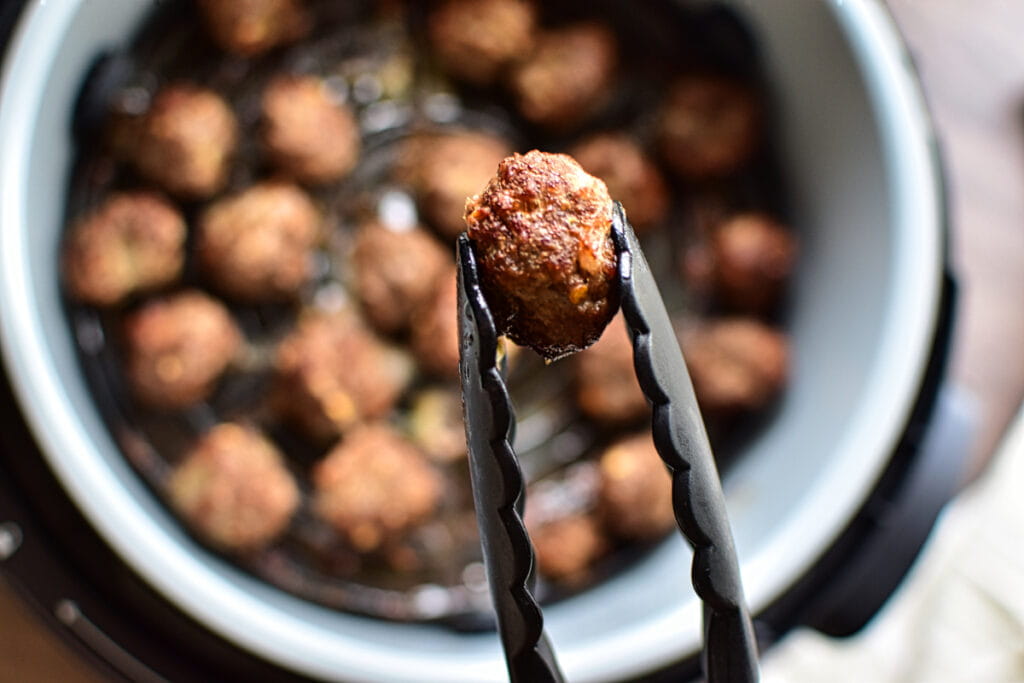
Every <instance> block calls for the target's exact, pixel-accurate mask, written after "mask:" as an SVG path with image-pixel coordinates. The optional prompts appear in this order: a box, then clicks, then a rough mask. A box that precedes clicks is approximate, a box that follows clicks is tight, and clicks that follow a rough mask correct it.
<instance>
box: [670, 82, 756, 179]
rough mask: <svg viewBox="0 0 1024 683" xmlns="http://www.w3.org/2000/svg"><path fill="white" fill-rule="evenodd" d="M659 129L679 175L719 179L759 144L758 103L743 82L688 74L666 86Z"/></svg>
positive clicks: (752, 92) (748, 156)
mask: <svg viewBox="0 0 1024 683" xmlns="http://www.w3.org/2000/svg"><path fill="white" fill-rule="evenodd" d="M657 128H658V137H659V143H660V148H661V150H662V151H663V153H664V155H665V159H666V161H668V163H669V165H670V166H671V167H672V168H673V170H675V171H676V172H677V173H678V174H679V175H680V176H682V177H683V178H687V179H690V180H702V179H705V178H714V177H719V176H722V175H726V174H728V173H731V172H733V171H735V170H736V169H737V168H739V167H740V166H742V165H743V164H744V163H746V161H747V160H748V159H749V158H750V157H751V155H752V154H753V152H754V150H755V148H756V147H757V144H758V141H759V139H760V133H761V131H760V128H761V111H760V105H759V103H758V100H757V97H756V95H755V93H754V91H753V90H752V89H751V88H749V87H748V86H746V85H744V84H742V83H739V82H736V81H733V80H730V79H728V78H724V77H719V76H711V75H696V74H694V75H689V76H685V77H683V78H681V79H680V80H678V81H677V82H676V83H675V84H674V85H673V86H672V88H671V89H670V90H669V92H668V95H667V96H666V98H665V102H664V103H663V104H662V107H661V112H660V117H659V121H658V124H657Z"/></svg>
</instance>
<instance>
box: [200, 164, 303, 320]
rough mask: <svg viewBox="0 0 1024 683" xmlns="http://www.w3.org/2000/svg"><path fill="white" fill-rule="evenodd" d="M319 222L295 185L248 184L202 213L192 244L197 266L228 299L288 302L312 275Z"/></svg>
mask: <svg viewBox="0 0 1024 683" xmlns="http://www.w3.org/2000/svg"><path fill="white" fill-rule="evenodd" d="M320 222H321V221H320V213H319V212H318V211H317V208H316V206H314V205H313V201H312V200H311V199H310V198H309V196H308V195H306V193H305V192H303V191H302V190H301V189H299V188H298V187H296V186H295V185H290V184H285V183H261V184H259V185H254V186H253V187H250V188H249V189H248V190H245V191H243V192H241V193H239V194H236V195H232V196H230V197H225V198H224V199H221V200H218V201H217V202H214V203H213V204H211V205H210V206H209V207H207V209H206V210H205V211H204V212H203V214H202V216H201V217H200V219H199V236H198V238H197V241H196V253H197V256H198V260H199V267H200V268H201V270H202V272H203V274H204V275H205V276H206V278H207V279H208V280H209V281H210V282H211V283H212V284H213V285H214V286H215V287H216V288H217V289H218V290H219V291H221V292H223V293H224V294H225V295H227V296H229V297H231V298H234V299H239V300H242V301H252V302H264V301H281V300H287V299H291V298H294V297H295V296H296V295H297V294H298V292H299V290H300V289H301V288H302V286H303V285H305V284H306V283H307V282H308V281H309V279H310V277H311V276H312V274H313V247H314V246H315V244H316V243H317V241H318V240H319V238H320Z"/></svg>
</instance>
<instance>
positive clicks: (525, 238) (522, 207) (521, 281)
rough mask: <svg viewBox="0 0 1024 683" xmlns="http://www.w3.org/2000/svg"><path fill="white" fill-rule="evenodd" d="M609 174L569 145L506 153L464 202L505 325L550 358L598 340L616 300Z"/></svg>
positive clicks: (486, 283) (499, 321)
mask: <svg viewBox="0 0 1024 683" xmlns="http://www.w3.org/2000/svg"><path fill="white" fill-rule="evenodd" d="M611 223H612V199H611V197H610V196H609V194H608V189H607V187H605V184H604V183H603V182H602V181H601V180H599V179H597V178H595V177H593V176H591V175H588V174H587V173H586V172H585V171H584V170H583V169H582V168H581V167H580V165H579V164H578V163H576V162H575V161H574V160H573V159H572V158H571V157H569V156H566V155H564V154H549V153H545V152H538V151H536V150H535V151H532V152H529V153H528V154H525V155H519V154H515V155H513V156H511V157H508V158H507V159H505V160H503V161H502V162H501V164H500V165H499V166H498V174H497V176H496V177H494V178H492V179H491V181H490V183H488V185H487V187H486V188H485V189H484V191H483V192H481V193H480V194H479V195H476V196H474V197H472V198H470V200H469V201H468V202H467V203H466V225H467V227H468V234H469V238H470V240H472V241H473V243H474V244H475V247H476V253H477V258H478V259H479V267H480V283H481V286H482V287H483V290H484V295H485V296H486V297H487V302H488V304H489V306H490V309H491V311H492V313H493V314H494V317H495V323H496V325H497V326H498V329H499V331H500V332H503V333H504V334H507V335H508V336H509V337H510V338H511V339H512V340H513V341H515V342H516V343H518V344H522V345H524V346H529V347H530V348H532V349H533V350H534V351H536V352H537V353H539V354H541V355H542V356H544V357H545V358H547V359H549V360H554V359H556V358H559V357H561V356H564V355H566V354H569V353H574V352H576V351H580V350H581V349H584V348H586V347H587V346H589V345H591V344H593V343H594V342H595V341H597V339H598V337H600V336H601V332H602V331H603V330H604V328H605V326H606V325H607V324H608V322H609V321H610V320H611V319H612V317H613V316H614V315H615V312H616V310H617V309H618V303H619V302H618V297H619V292H618V283H617V279H616V278H617V275H618V265H617V261H616V253H615V246H614V244H613V243H612V239H611V227H612V226H611Z"/></svg>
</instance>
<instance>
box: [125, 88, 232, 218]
mask: <svg viewBox="0 0 1024 683" xmlns="http://www.w3.org/2000/svg"><path fill="white" fill-rule="evenodd" d="M237 141H238V123H237V122H236V121H235V115H234V113H232V111H231V109H230V108H229V107H228V104H227V102H225V101H224V98H222V97H221V96H220V95H218V94H217V93H215V92H213V91H212V90H207V89H205V88H200V87H198V86H195V85H190V84H186V83H178V84H176V85H170V86H168V87H165V88H163V89H162V90H160V92H158V93H157V95H156V97H155V98H154V99H153V104H152V106H151V107H150V109H149V111H148V112H147V113H146V115H145V118H144V119H143V121H142V125H141V126H140V131H139V137H138V143H137V145H136V146H135V149H134V157H133V158H134V162H135V166H136V168H137V169H138V171H139V173H141V174H142V175H143V176H145V177H146V178H147V179H149V180H151V181H153V182H154V183H156V184H157V185H159V186H160V187H162V188H163V189H164V190H166V191H167V192H170V193H171V194H173V195H177V196H179V197H182V198H185V199H204V198H206V197H210V196H212V195H214V194H216V193H217V192H218V191H219V190H221V189H222V188H223V187H224V185H225V183H227V180H228V170H229V166H230V161H231V156H232V154H233V153H234V151H235V145H236V143H237Z"/></svg>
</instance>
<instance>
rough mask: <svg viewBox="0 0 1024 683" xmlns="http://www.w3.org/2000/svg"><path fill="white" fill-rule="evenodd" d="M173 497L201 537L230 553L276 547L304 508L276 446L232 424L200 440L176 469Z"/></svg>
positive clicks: (171, 489) (170, 485)
mask: <svg viewBox="0 0 1024 683" xmlns="http://www.w3.org/2000/svg"><path fill="white" fill-rule="evenodd" d="M168 494H169V496H170V499H171V503H172V504H173V506H174V507H175V508H176V509H177V510H178V512H179V513H180V514H181V515H182V516H183V517H185V519H186V520H187V521H188V523H189V524H190V525H191V526H192V527H193V528H194V529H195V530H196V531H197V532H198V533H199V534H200V535H202V536H203V537H205V538H206V539H207V540H209V541H210V542H211V543H214V544H216V545H218V546H220V547H222V548H227V549H230V550H251V549H255V548H259V547H261V546H264V545H266V544H267V543H269V542H271V541H272V540H274V538H276V537H277V536H278V535H279V534H280V533H281V532H282V531H284V529H285V527H287V526H288V522H289V521H290V520H291V518H292V515H293V514H294V512H295V510H296V508H298V506H299V488H298V486H297V485H296V484H295V480H294V479H293V478H292V475H291V474H290V473H289V472H288V469H287V468H286V467H285V466H284V461H283V459H282V457H281V454H280V452H278V450H277V448H276V447H275V446H274V444H273V443H271V442H270V441H269V440H267V439H266V438H265V437H264V436H263V435H261V434H260V433H259V432H257V431H255V430H253V429H250V428H248V427H243V426H241V425H239V424H235V423H231V422H227V423H221V424H219V425H217V426H216V427H214V428H213V429H211V430H210V431H209V432H207V433H206V434H205V435H204V436H203V437H202V438H201V439H199V441H198V442H197V443H196V444H195V446H193V448H192V449H191V450H190V451H189V452H188V454H187V455H186V456H185V459H184V460H183V461H182V462H181V463H180V464H179V465H178V466H177V467H176V468H175V469H174V472H173V474H172V475H171V478H170V481H169V482H168Z"/></svg>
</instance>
